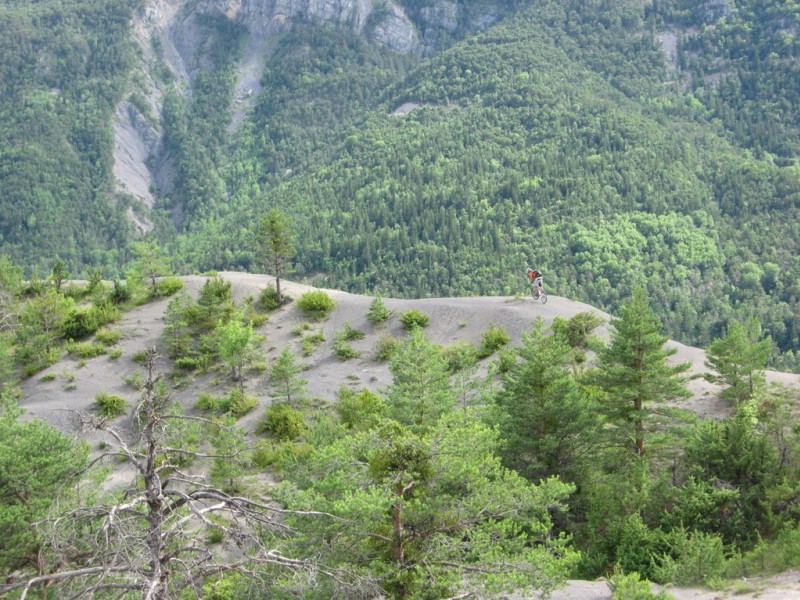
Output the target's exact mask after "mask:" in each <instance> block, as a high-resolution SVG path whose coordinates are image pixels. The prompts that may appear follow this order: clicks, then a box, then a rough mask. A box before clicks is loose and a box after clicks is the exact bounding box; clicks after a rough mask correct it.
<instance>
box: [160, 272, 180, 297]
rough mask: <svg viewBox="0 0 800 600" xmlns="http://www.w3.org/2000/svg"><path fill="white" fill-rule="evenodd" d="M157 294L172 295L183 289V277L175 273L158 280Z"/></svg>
mask: <svg viewBox="0 0 800 600" xmlns="http://www.w3.org/2000/svg"><path fill="white" fill-rule="evenodd" d="M156 288H157V289H158V295H159V296H172V295H173V294H175V293H176V292H178V291H179V290H182V289H183V279H181V278H180V277H177V276H175V275H169V276H167V277H164V278H162V279H159V280H158V283H156Z"/></svg>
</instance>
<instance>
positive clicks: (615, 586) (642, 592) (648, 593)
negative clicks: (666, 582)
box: [608, 571, 672, 600]
mask: <svg viewBox="0 0 800 600" xmlns="http://www.w3.org/2000/svg"><path fill="white" fill-rule="evenodd" d="M608 586H609V587H610V588H611V592H612V596H611V598H612V600H671V599H672V596H671V595H670V594H668V593H667V592H666V591H664V590H662V591H660V592H658V593H656V592H654V591H653V587H652V585H651V584H650V582H649V581H647V580H646V579H641V577H640V575H639V573H637V572H635V571H634V572H633V573H628V574H623V573H622V572H621V571H617V572H615V573H614V576H613V578H612V579H611V580H609V583H608Z"/></svg>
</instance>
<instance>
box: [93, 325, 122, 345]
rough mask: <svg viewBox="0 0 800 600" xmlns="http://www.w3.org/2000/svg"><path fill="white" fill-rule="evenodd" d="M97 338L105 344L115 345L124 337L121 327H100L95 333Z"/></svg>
mask: <svg viewBox="0 0 800 600" xmlns="http://www.w3.org/2000/svg"><path fill="white" fill-rule="evenodd" d="M95 339H96V340H97V341H98V342H100V343H101V344H103V345H105V346H113V345H114V344H116V343H117V342H118V341H120V340H121V339H122V332H121V331H120V330H119V329H106V328H105V327H104V328H102V329H99V330H98V331H97V333H96V334H95Z"/></svg>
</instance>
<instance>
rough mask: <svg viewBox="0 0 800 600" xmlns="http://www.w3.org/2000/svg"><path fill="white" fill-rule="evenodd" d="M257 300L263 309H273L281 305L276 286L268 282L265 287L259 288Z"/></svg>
mask: <svg viewBox="0 0 800 600" xmlns="http://www.w3.org/2000/svg"><path fill="white" fill-rule="evenodd" d="M285 300H286V296H284V301H285ZM258 301H259V303H260V304H261V307H262V308H263V309H264V310H275V309H277V308H280V307H281V301H280V299H279V298H278V288H277V287H276V286H275V284H274V283H268V284H267V287H265V288H264V289H263V290H261V294H259V296H258Z"/></svg>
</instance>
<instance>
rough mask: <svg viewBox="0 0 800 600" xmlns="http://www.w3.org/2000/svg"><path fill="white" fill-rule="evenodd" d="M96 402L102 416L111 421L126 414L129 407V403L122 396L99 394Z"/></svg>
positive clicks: (95, 398) (95, 399)
mask: <svg viewBox="0 0 800 600" xmlns="http://www.w3.org/2000/svg"><path fill="white" fill-rule="evenodd" d="M94 401H95V404H97V408H98V411H99V412H100V414H101V415H102V416H104V417H106V418H109V419H113V418H114V417H118V416H120V415H122V414H125V410H126V409H127V406H128V403H127V401H126V400H125V398H123V397H122V396H117V395H116V394H108V393H106V392H97V395H96V396H95V397H94Z"/></svg>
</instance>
